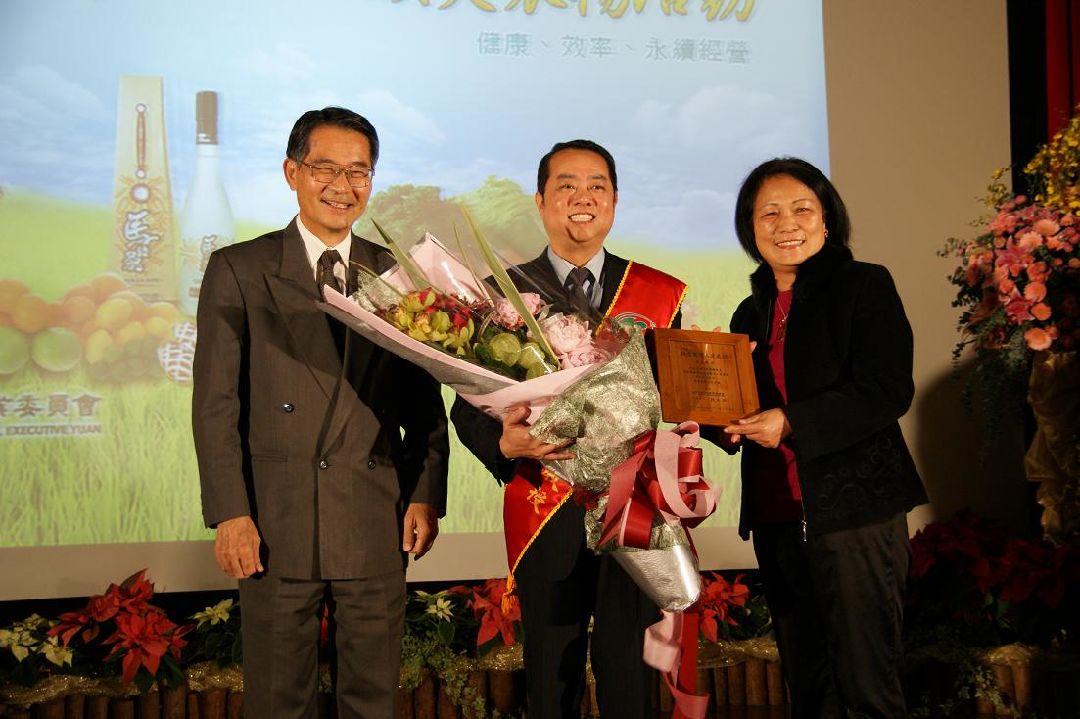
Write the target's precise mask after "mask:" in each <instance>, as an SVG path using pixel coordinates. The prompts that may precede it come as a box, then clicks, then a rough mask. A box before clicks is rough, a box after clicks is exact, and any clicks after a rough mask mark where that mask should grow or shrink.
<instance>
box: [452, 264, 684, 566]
mask: <svg viewBox="0 0 1080 719" xmlns="http://www.w3.org/2000/svg"><path fill="white" fill-rule="evenodd" d="M628 264H629V263H628V262H627V260H624V259H622V258H621V257H616V256H615V255H613V254H611V253H610V252H608V253H607V254H606V255H605V258H604V273H603V293H602V295H601V300H600V307H601V314H603V313H604V312H606V311H607V308H608V306H609V305H611V302H612V300H613V299H614V298H615V293H616V292H617V291H618V289H619V283H620V282H621V281H622V278H623V274H624V273H625V272H626V266H627V265H628ZM521 269H522V272H523V273H524V274H525V275H526V276H527V277H530V278H533V279H535V280H537V284H538V285H539V289H540V290H541V295H542V296H544V299H545V301H548V302H552V303H553V305H554V309H555V310H556V311H560V312H567V311H573V310H572V308H571V307H570V306H569V304H568V300H567V297H566V295H565V293H564V292H562V284H561V283H560V282H559V278H558V275H556V274H555V268H554V267H552V266H551V262H550V260H548V258H547V253H546V251H545V253H544V254H541V255H540V256H539V257H537V258H536V259H534V260H532V261H530V262H527V263H525V264H524V265H522V266H521ZM511 277H512V278H513V279H514V284H515V285H517V286H518V287H520V288H522V289H524V290H527V291H536V289H538V288H537V287H534V286H533V285H531V284H529V283H526V282H524V281H522V280H521V279H520V278H519V277H518V276H517V275H515V274H513V273H511ZM679 323H680V318H679V316H676V318H675V321H674V322H673V324H672V326H674V327H678V326H679ZM450 418H451V420H452V421H453V423H454V429H455V430H457V434H458V438H459V439H460V440H461V443H462V444H463V445H465V447H467V448H468V449H469V451H470V452H472V453H473V454H474V455H476V457H477V459H479V460H480V461H481V462H482V463H483V465H484V466H485V467H486V468H487V470H488V471H489V472H491V474H492V475H494V477H495V479H496V480H497V481H498V482H500V483H507V482H509V481H510V480H511V479H513V477H514V471H515V468H516V465H517V461H528V460H510V459H507V458H506V457H504V456H503V455H502V452H500V451H499V438H500V437H501V436H502V424H501V423H500V422H499V421H498V420H496V419H494V418H492V417H489V416H488V415H486V414H484V413H483V412H481V411H480V410H478V409H476V408H475V407H473V406H472V405H470V404H469V403H468V402H465V401H464V400H462V399H461V398H458V399H457V400H456V401H455V402H454V406H453V408H452V409H451V410H450ZM583 519H584V509H583V508H582V507H580V506H579V505H577V504H575V503H573V502H568V503H566V504H565V505H563V507H562V508H561V509H559V510H558V511H557V512H556V513H555V515H554V516H553V517H552V518H551V519H550V520H549V521H548V523H547V524H545V525H544V529H543V534H544V535H546V537H549V538H551V539H550V540H549V539H546V540H545V541H544V542H536V543H534V544H533V545H532V546H531V547H530V548H529V554H530V555H531V556H530V557H529V561H528V562H524V561H523V562H522V563H521V564H520V565H519V566H518V574H519V575H521V574H522V573H526V574H527V573H529V572H542V573H543V574H544V575H545V576H546V577H547V578H548V579H562V578H565V577H566V576H567V575H568V574H569V573H570V571H571V570H572V569H573V567H574V563H575V562H576V561H577V556H578V551H579V549H580V547H581V545H582V544H583V543H584V541H585V531H584V524H583ZM556 538H557V539H556Z"/></svg>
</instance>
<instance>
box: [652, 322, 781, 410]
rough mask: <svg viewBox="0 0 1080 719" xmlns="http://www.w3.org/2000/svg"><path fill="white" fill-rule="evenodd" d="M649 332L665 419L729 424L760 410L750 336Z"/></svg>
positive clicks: (694, 331) (683, 331)
mask: <svg viewBox="0 0 1080 719" xmlns="http://www.w3.org/2000/svg"><path fill="white" fill-rule="evenodd" d="M649 335H650V337H649V339H650V342H649V349H650V354H651V355H652V357H653V360H654V362H655V364H654V371H655V374H656V386H657V388H658V389H659V390H660V410H661V415H662V417H663V418H664V421H665V422H684V421H686V420H693V421H695V422H698V423H699V424H707V425H716V426H720V427H726V426H727V425H729V424H731V423H732V422H734V421H735V420H737V419H740V418H742V417H745V416H747V415H750V414H753V413H755V412H757V411H758V409H759V408H760V405H759V404H758V393H757V383H756V382H755V380H754V363H753V361H752V360H751V357H750V338H749V337H747V336H746V335H737V334H729V333H727V332H703V331H699V330H676V329H659V328H658V329H656V330H653V331H652V332H650V333H649Z"/></svg>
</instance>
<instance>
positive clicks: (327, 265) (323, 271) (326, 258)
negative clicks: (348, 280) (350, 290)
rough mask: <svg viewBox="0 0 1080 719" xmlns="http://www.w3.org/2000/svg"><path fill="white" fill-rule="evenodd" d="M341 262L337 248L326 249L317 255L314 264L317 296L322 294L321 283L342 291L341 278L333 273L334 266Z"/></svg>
mask: <svg viewBox="0 0 1080 719" xmlns="http://www.w3.org/2000/svg"><path fill="white" fill-rule="evenodd" d="M339 262H341V255H339V254H338V251H337V250H327V251H326V252H323V253H322V256H321V257H319V262H318V264H317V265H316V269H317V277H318V280H317V284H318V287H319V296H320V297H321V296H322V287H323V285H330V287H332V288H333V289H335V290H337V291H338V292H343V291H344V289H345V288H343V287H342V286H341V280H339V279H338V278H337V275H335V274H334V267H335V266H336V265H337V263H339Z"/></svg>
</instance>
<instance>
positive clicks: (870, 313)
mask: <svg viewBox="0 0 1080 719" xmlns="http://www.w3.org/2000/svg"><path fill="white" fill-rule="evenodd" d="M750 281H751V287H752V294H751V295H750V297H747V298H746V299H745V300H743V302H742V303H741V304H740V305H739V307H738V309H736V310H735V314H734V315H733V316H732V318H731V331H732V332H740V333H746V334H748V335H750V339H751V340H756V341H757V343H758V345H757V349H756V350H755V351H754V372H755V374H756V376H757V379H758V392H759V394H760V396H761V406H762V408H763V409H768V408H770V407H779V406H781V405H783V409H784V414H786V415H787V418H788V421H789V422H790V423H791V429H792V439H791V440H790V441H791V444H792V447H793V449H794V451H795V463H796V467H797V468H798V472H799V485H800V488H801V490H802V495H803V508H804V512H805V516H806V523H807V530H808V531H810V532H813V533H824V532H831V531H834V530H838V529H849V528H854V527H858V526H860V525H865V524H869V523H871V522H874V521H879V520H884V519H887V518H889V517H891V516H893V515H894V514H896V513H897V512H906V511H907V510H909V509H911V508H912V507H914V506H916V505H918V504H922V503H924V502H926V501H927V499H926V492H925V491H924V490H923V486H922V482H921V480H920V479H919V475H918V472H917V470H916V468H915V463H914V461H913V460H912V458H911V454H910V453H909V452H908V448H907V445H906V444H905V443H904V437H903V435H902V434H901V432H900V425H899V424H898V423H897V419H899V418H900V417H901V416H902V415H903V414H904V413H905V412H907V410H908V407H909V406H910V405H911V400H912V397H913V396H914V394H915V386H914V383H913V382H912V379H911V370H912V364H911V363H912V353H913V340H912V334H911V325H910V324H909V323H908V320H907V316H906V315H905V314H904V307H903V305H902V304H901V302H900V296H899V295H898V294H897V292H896V287H895V285H894V284H893V281H892V277H891V276H890V275H889V271H888V270H887V269H885V268H884V267H882V266H881V265H872V264H868V263H866V262H856V261H855V260H853V259H852V257H851V253H850V252H849V251H848V250H847V249H846V248H843V247H837V246H834V245H825V246H824V247H823V248H822V249H821V251H820V252H818V253H817V254H816V255H814V256H813V257H811V258H810V259H808V260H807V261H806V262H805V263H803V264H802V265H801V266H800V267H799V273H798V275H796V278H795V285H794V287H793V288H792V291H793V295H792V302H791V313H790V315H789V316H788V322H787V336H786V338H785V340H784V344H785V346H784V377H785V379H786V382H787V403H786V404H783V402H782V400H781V398H780V395H779V392H778V391H777V390H776V386H775V383H774V380H773V378H772V367H771V366H770V365H769V359H768V334H769V327H770V323H771V321H772V317H771V312H772V307H773V301H774V299H775V298H776V282H775V280H774V279H773V275H772V271H771V270H770V269H769V268H768V266H766V265H762V266H761V267H760V268H758V270H757V271H755V272H754V274H753V275H752V276H751V278H750ZM769 451H773V450H766V449H764V448H762V447H761V446H760V445H757V444H755V443H753V442H744V443H743V457H742V462H743V477H744V478H745V477H748V476H752V465H753V464H754V463H755V462H758V461H760V458H761V456H762V454H763V453H764V452H769ZM744 481H745V479H744ZM746 496H747V492H745V491H744V492H743V497H746ZM748 519H749V517H748V515H747V507H746V506H745V505H744V506H743V518H742V520H741V522H740V532H741V533H742V534H743V536H744V537H745V536H747V531H748V530H749V529H751V528H752V527H751V526H750V524H749V523H748Z"/></svg>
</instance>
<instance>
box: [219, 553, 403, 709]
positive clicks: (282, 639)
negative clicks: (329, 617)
mask: <svg viewBox="0 0 1080 719" xmlns="http://www.w3.org/2000/svg"><path fill="white" fill-rule="evenodd" d="M324 597H327V598H329V599H331V600H332V603H333V608H334V609H333V614H334V621H333V626H334V648H335V650H336V656H335V657H332V658H331V665H332V668H333V669H334V674H335V682H336V686H337V710H338V716H339V717H342V719H344V718H345V717H349V718H350V719H386V718H387V717H393V716H395V715H396V712H397V708H396V702H397V698H398V691H397V686H398V679H399V677H398V672H399V671H400V667H401V634H402V631H403V628H404V620H405V574H404V572H393V573H391V574H385V575H380V576H376V577H368V578H364V579H338V580H326V581H323V580H302V579H283V578H280V577H274V576H265V575H264V576H261V577H257V578H252V579H242V580H240V609H241V611H242V612H243V629H242V641H243V645H244V717H246V718H247V719H315V717H316V713H317V712H316V709H317V704H316V698H317V696H316V691H317V688H318V649H319V623H320V612H319V610H320V608H321V607H322V604H323V600H324Z"/></svg>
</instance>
